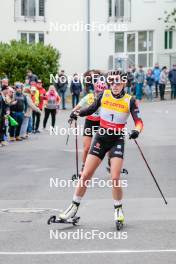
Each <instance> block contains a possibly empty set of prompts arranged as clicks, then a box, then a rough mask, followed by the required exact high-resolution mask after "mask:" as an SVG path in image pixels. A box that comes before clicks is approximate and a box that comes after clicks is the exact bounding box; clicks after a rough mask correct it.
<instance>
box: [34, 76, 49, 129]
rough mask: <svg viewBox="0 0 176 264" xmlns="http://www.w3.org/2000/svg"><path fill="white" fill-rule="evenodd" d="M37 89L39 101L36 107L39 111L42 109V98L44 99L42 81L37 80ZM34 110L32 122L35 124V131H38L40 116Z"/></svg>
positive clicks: (44, 93) (44, 92)
mask: <svg viewBox="0 0 176 264" xmlns="http://www.w3.org/2000/svg"><path fill="white" fill-rule="evenodd" d="M37 90H38V92H39V94H38V95H39V103H38V108H39V109H40V111H42V110H43V104H44V100H45V99H46V90H45V89H44V88H43V86H42V81H41V80H38V83H37ZM33 112H35V117H36V122H34V123H35V124H34V126H35V133H40V131H39V126H40V116H41V115H39V114H38V113H37V112H36V111H33Z"/></svg>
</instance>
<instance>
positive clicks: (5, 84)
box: [1, 78, 9, 87]
mask: <svg viewBox="0 0 176 264" xmlns="http://www.w3.org/2000/svg"><path fill="white" fill-rule="evenodd" d="M4 86H6V87H8V86H9V80H8V79H7V78H3V79H2V80H1V87H4Z"/></svg>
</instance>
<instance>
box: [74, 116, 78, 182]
mask: <svg viewBox="0 0 176 264" xmlns="http://www.w3.org/2000/svg"><path fill="white" fill-rule="evenodd" d="M75 132H76V135H75V145H76V178H77V179H79V169H78V134H77V132H78V131H77V120H75Z"/></svg>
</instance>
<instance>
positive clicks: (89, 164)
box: [59, 154, 101, 220]
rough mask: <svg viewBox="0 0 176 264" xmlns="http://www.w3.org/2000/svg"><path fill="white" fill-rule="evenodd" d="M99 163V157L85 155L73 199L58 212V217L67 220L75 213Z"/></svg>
mask: <svg viewBox="0 0 176 264" xmlns="http://www.w3.org/2000/svg"><path fill="white" fill-rule="evenodd" d="M100 163H101V159H100V158H98V157H96V156H94V155H91V154H89V155H88V156H87V159H86V163H85V167H84V170H83V172H82V175H81V178H80V179H79V182H78V185H77V187H76V190H75V193H74V196H73V201H72V203H71V205H70V206H69V207H68V208H67V209H66V210H65V211H64V212H63V213H61V214H59V218H60V219H63V220H68V219H70V218H73V217H74V216H75V215H76V213H77V211H78V208H79V205H80V202H81V199H82V197H83V196H84V194H85V192H86V189H87V184H88V182H87V181H88V180H90V179H91V177H92V175H93V174H94V172H95V170H96V168H97V167H98V166H99V164H100Z"/></svg>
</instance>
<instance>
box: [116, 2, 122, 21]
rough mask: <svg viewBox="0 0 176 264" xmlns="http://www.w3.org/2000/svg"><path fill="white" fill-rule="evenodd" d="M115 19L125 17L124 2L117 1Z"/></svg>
mask: <svg viewBox="0 0 176 264" xmlns="http://www.w3.org/2000/svg"><path fill="white" fill-rule="evenodd" d="M115 17H117V18H121V17H124V0H115Z"/></svg>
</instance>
